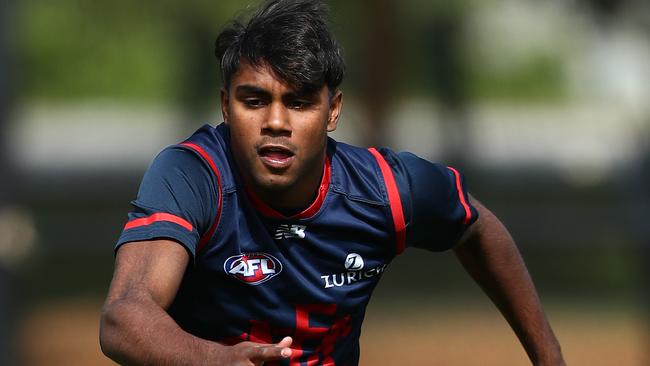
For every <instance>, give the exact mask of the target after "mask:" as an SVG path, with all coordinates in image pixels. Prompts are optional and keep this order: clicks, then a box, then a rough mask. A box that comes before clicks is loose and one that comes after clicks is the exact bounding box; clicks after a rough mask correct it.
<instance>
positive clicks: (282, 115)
mask: <svg viewBox="0 0 650 366" xmlns="http://www.w3.org/2000/svg"><path fill="white" fill-rule="evenodd" d="M288 112H289V111H288V109H287V107H286V106H285V105H284V103H279V102H273V103H271V105H270V106H269V109H268V114H267V116H266V118H265V121H264V124H263V125H262V129H263V130H264V131H266V132H267V133H269V134H272V135H290V134H291V123H290V121H289V113H288Z"/></svg>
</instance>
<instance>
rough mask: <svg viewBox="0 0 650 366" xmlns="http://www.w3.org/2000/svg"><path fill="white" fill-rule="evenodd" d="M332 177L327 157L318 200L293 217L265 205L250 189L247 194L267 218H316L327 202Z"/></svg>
mask: <svg viewBox="0 0 650 366" xmlns="http://www.w3.org/2000/svg"><path fill="white" fill-rule="evenodd" d="M330 175H331V167H330V159H329V157H327V156H326V157H325V164H324V166H323V176H322V178H321V181H320V185H319V186H318V194H317V196H316V199H315V200H314V202H312V203H311V205H309V207H307V208H306V209H304V210H303V211H302V212H300V213H298V214H295V215H293V216H285V215H283V214H282V213H280V212H278V211H276V210H274V209H273V208H272V207H271V206H269V205H267V204H266V203H264V201H262V199H261V198H259V197H258V196H257V195H256V194H255V192H253V190H252V189H250V188H249V187H246V194H247V195H248V198H250V200H251V203H252V204H253V206H255V208H256V209H257V210H258V211H259V212H260V213H261V214H262V215H264V216H266V217H273V218H276V219H308V218H310V217H312V216H314V215H315V214H316V213H317V212H318V210H320V208H321V206H322V205H323V202H325V197H327V191H328V190H329V186H330Z"/></svg>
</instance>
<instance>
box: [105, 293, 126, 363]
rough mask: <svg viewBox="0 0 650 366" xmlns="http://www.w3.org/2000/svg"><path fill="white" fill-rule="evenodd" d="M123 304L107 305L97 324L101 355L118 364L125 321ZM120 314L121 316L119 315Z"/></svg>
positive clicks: (121, 352) (118, 302) (115, 302)
mask: <svg viewBox="0 0 650 366" xmlns="http://www.w3.org/2000/svg"><path fill="white" fill-rule="evenodd" d="M123 306H124V305H123V304H121V302H120V301H119V300H118V301H114V302H112V303H107V304H106V305H104V308H103V309H102V314H101V319H100V323H99V346H100V348H101V350H102V353H103V354H104V355H105V356H106V357H108V358H110V359H112V360H113V361H116V362H118V363H119V361H120V360H121V359H122V357H121V355H122V354H123V352H124V350H123V349H122V348H123V345H124V338H125V337H124V334H123V333H124V328H125V324H124V323H125V322H126V321H127V319H125V317H124V316H123V315H125V314H124V311H123V309H122V308H123ZM120 313H122V314H120Z"/></svg>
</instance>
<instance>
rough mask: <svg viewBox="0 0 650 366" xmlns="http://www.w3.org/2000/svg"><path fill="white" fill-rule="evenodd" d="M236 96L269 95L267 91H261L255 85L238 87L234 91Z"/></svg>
mask: <svg viewBox="0 0 650 366" xmlns="http://www.w3.org/2000/svg"><path fill="white" fill-rule="evenodd" d="M235 93H236V94H257V95H265V96H268V95H271V93H269V92H268V91H267V90H265V89H262V88H260V87H258V86H255V85H248V84H244V85H238V86H237V88H236V89H235Z"/></svg>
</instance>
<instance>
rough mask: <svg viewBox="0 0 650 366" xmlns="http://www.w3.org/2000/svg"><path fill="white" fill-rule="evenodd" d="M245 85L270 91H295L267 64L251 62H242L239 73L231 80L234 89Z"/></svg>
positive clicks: (231, 86)
mask: <svg viewBox="0 0 650 366" xmlns="http://www.w3.org/2000/svg"><path fill="white" fill-rule="evenodd" d="M244 84H245V85H252V86H256V87H260V88H263V89H269V90H282V91H293V88H292V87H291V85H289V83H287V82H286V81H284V80H283V79H281V78H280V77H279V76H277V75H276V73H275V72H274V71H273V69H272V68H271V67H270V66H269V65H268V64H267V63H265V62H261V63H260V64H259V65H253V64H251V63H250V62H249V61H246V60H242V62H241V63H240V64H239V68H238V69H237V72H235V73H234V74H233V76H232V79H231V80H230V88H231V89H233V88H236V87H237V86H239V85H244Z"/></svg>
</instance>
